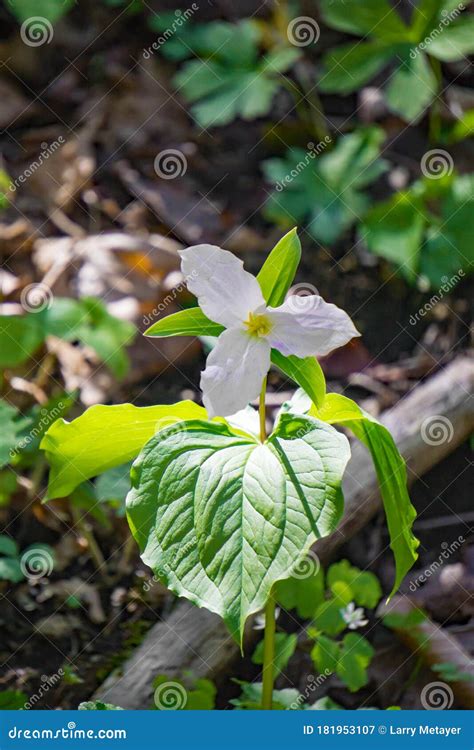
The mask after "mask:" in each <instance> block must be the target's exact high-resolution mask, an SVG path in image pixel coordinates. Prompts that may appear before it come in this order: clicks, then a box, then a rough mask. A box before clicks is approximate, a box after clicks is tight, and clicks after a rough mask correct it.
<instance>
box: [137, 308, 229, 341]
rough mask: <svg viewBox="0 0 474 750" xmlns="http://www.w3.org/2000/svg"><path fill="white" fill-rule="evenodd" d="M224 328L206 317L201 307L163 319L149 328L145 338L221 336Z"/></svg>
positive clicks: (181, 311)
mask: <svg viewBox="0 0 474 750" xmlns="http://www.w3.org/2000/svg"><path fill="white" fill-rule="evenodd" d="M224 330H225V329H224V326H221V325H220V324H219V323H214V322H213V321H212V320H209V318H208V317H207V316H206V315H204V313H203V311H202V310H201V308H200V307H191V308H189V309H188V310H180V311H179V312H177V313H173V314H172V315H167V316H166V317H165V318H161V320H158V321H157V322H156V323H153V325H152V326H150V328H147V330H146V331H145V333H144V335H145V336H161V337H165V336H219V334H221V333H222V331H224Z"/></svg>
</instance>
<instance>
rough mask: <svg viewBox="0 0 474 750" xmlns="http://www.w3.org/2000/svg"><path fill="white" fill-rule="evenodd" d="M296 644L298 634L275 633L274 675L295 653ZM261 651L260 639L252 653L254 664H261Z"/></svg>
mask: <svg viewBox="0 0 474 750" xmlns="http://www.w3.org/2000/svg"><path fill="white" fill-rule="evenodd" d="M297 645H298V636H297V635H296V634H295V633H275V654H274V657H273V667H274V670H275V676H276V675H278V674H280V672H283V671H284V669H285V668H286V666H287V664H288V662H289V661H290V659H291V657H292V656H293V654H294V653H295V651H296V646H297ZM263 651H264V641H260V643H259V644H258V645H257V648H256V649H255V651H254V652H253V655H252V661H253V663H254V664H263V660H264V655H263Z"/></svg>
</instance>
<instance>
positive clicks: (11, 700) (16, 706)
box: [0, 690, 28, 711]
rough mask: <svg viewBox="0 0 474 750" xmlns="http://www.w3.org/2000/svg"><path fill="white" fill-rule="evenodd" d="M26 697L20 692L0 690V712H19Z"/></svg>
mask: <svg viewBox="0 0 474 750" xmlns="http://www.w3.org/2000/svg"><path fill="white" fill-rule="evenodd" d="M26 703H28V696H27V695H26V694H25V693H22V692H21V691H20V690H0V711H21V710H22V709H23V708H24V707H25V704H26Z"/></svg>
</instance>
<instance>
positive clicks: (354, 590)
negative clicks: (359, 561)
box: [327, 560, 382, 609]
mask: <svg viewBox="0 0 474 750" xmlns="http://www.w3.org/2000/svg"><path fill="white" fill-rule="evenodd" d="M341 581H342V582H344V583H346V584H347V585H348V586H349V588H350V591H351V597H350V600H351V601H354V602H356V604H359V605H360V606H361V607H369V608H370V609H374V607H376V606H377V604H378V603H379V601H380V599H381V597H382V588H381V586H380V583H379V580H378V578H377V576H376V575H374V574H373V573H371V572H370V571H368V570H359V568H355V567H353V566H352V565H351V564H350V562H349V560H341V561H340V562H337V563H333V565H331V566H330V568H329V570H328V572H327V584H328V587H329V588H330V589H331V591H333V592H334V593H336V591H337V589H336V584H337V583H340V582H341Z"/></svg>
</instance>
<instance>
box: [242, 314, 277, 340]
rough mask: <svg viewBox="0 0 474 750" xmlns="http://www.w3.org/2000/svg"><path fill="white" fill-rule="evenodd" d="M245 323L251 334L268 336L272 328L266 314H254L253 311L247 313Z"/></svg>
mask: <svg viewBox="0 0 474 750" xmlns="http://www.w3.org/2000/svg"><path fill="white" fill-rule="evenodd" d="M245 325H246V326H247V329H248V332H249V333H250V335H251V336H268V334H269V333H270V331H271V330H272V324H271V321H270V320H269V319H268V318H267V316H266V315H255V314H254V313H249V316H248V318H247V320H246V321H245Z"/></svg>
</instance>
